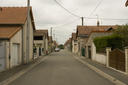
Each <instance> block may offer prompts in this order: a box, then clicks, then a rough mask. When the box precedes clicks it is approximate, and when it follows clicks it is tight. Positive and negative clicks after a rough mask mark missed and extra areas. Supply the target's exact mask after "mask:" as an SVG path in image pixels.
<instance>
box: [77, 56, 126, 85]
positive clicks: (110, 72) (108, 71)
mask: <svg viewBox="0 0 128 85" xmlns="http://www.w3.org/2000/svg"><path fill="white" fill-rule="evenodd" d="M75 56H76V55H75ZM77 57H78V56H77ZM79 58H80V59H81V60H83V61H85V62H87V63H88V64H90V65H92V66H94V67H96V68H98V69H99V70H101V71H103V72H104V73H106V74H108V75H110V76H112V77H114V78H116V79H118V80H120V81H121V82H124V83H125V84H127V85H128V75H126V74H123V73H121V72H118V71H115V70H113V69H111V68H107V67H106V66H105V65H102V64H99V63H97V62H95V61H92V60H90V59H88V58H85V57H79Z"/></svg>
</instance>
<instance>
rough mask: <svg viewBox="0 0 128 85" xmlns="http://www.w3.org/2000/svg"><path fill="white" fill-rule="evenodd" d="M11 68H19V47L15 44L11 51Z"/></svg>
mask: <svg viewBox="0 0 128 85" xmlns="http://www.w3.org/2000/svg"><path fill="white" fill-rule="evenodd" d="M11 54H12V55H11V66H12V67H14V66H17V65H19V45H18V44H13V45H12V50H11Z"/></svg>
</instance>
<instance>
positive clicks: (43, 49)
mask: <svg viewBox="0 0 128 85" xmlns="http://www.w3.org/2000/svg"><path fill="white" fill-rule="evenodd" d="M48 40H49V37H48V30H35V31H34V48H33V49H34V57H35V58H38V57H39V56H43V55H46V54H48Z"/></svg>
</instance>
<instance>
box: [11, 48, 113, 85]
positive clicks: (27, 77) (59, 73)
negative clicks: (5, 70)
mask: <svg viewBox="0 0 128 85" xmlns="http://www.w3.org/2000/svg"><path fill="white" fill-rule="evenodd" d="M10 85H114V84H112V83H111V82H110V81H108V80H107V79H105V78H103V77H101V76H100V75H98V74H97V73H95V72H94V71H92V70H91V69H89V68H88V67H87V66H85V65H83V64H82V63H80V62H79V61H77V60H76V59H75V58H74V57H73V54H71V53H70V52H68V51H65V50H62V51H60V52H55V53H52V54H51V55H49V57H48V58H47V59H46V60H45V61H43V62H42V63H40V64H39V65H38V66H36V67H35V68H33V69H32V70H31V71H29V72H27V73H25V74H24V75H23V76H21V77H20V78H18V79H17V80H15V81H13V82H12V83H11V84H10Z"/></svg>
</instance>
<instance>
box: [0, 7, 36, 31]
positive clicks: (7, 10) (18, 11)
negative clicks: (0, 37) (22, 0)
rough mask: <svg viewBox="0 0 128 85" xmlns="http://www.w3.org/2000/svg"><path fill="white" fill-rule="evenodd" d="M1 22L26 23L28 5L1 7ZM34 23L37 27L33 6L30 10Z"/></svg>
mask: <svg viewBox="0 0 128 85" xmlns="http://www.w3.org/2000/svg"><path fill="white" fill-rule="evenodd" d="M0 8H1V11H0V24H25V22H26V19H27V7H0ZM30 14H31V19H32V25H33V27H34V29H35V24H34V18H33V13H32V7H31V10H30Z"/></svg>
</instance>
